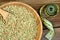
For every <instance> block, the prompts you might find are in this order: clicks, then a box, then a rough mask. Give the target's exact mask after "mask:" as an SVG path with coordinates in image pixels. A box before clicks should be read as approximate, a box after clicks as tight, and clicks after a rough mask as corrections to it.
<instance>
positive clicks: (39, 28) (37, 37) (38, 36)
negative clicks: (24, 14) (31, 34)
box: [0, 1, 43, 40]
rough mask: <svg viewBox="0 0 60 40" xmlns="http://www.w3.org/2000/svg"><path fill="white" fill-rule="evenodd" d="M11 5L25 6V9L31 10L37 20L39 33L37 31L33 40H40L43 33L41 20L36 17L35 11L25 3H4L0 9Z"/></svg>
mask: <svg viewBox="0 0 60 40" xmlns="http://www.w3.org/2000/svg"><path fill="white" fill-rule="evenodd" d="M13 4H15V5H17V4H18V5H22V6H25V7H27V8H28V9H29V10H32V11H33V12H34V13H35V14H36V16H37V19H38V20H39V24H38V26H39V27H38V30H39V31H37V36H36V39H35V40H41V37H42V32H43V26H42V21H41V18H40V16H39V15H38V13H37V12H36V10H34V9H33V8H32V7H31V6H29V5H28V4H25V3H23V2H15V1H14V2H7V3H5V4H2V5H1V6H0V8H3V7H5V6H7V5H13Z"/></svg>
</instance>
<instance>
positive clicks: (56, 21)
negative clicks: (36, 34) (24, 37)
mask: <svg viewBox="0 0 60 40" xmlns="http://www.w3.org/2000/svg"><path fill="white" fill-rule="evenodd" d="M1 1H9V0H0V2H1ZM12 1H14V0H12ZM18 1H20V2H24V3H26V4H28V5H30V6H32V7H33V8H34V9H35V10H36V11H37V12H38V11H39V8H40V7H41V6H42V5H44V4H48V3H56V4H58V5H59V6H60V4H59V3H60V0H18ZM46 18H47V19H48V20H50V21H51V22H52V23H53V25H54V29H55V36H54V38H53V39H52V40H60V13H58V14H57V16H55V17H52V18H51V17H50V18H48V17H46ZM43 27H44V29H43V30H44V31H43V36H42V38H41V40H47V39H46V38H45V35H46V34H47V32H48V30H47V29H46V28H45V26H43Z"/></svg>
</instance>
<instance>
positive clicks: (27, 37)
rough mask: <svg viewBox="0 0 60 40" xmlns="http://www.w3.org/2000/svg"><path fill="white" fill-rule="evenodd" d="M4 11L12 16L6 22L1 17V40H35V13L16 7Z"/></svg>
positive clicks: (5, 8) (11, 6)
mask: <svg viewBox="0 0 60 40" xmlns="http://www.w3.org/2000/svg"><path fill="white" fill-rule="evenodd" d="M2 9H3V10H5V11H7V12H9V13H10V14H9V16H8V18H7V19H6V21H5V20H3V18H2V16H0V40H35V37H36V33H37V22H36V19H35V18H34V15H33V12H31V11H30V10H28V9H27V8H25V7H22V6H16V5H9V6H6V7H4V8H2Z"/></svg>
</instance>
